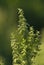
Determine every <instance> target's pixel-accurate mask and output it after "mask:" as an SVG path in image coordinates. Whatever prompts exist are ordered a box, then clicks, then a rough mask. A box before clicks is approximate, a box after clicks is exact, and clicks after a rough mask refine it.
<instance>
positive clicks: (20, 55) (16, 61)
mask: <svg viewBox="0 0 44 65" xmlns="http://www.w3.org/2000/svg"><path fill="white" fill-rule="evenodd" d="M18 16H19V21H18V23H19V24H18V28H17V30H16V33H15V32H14V31H13V32H12V33H11V36H10V39H11V40H10V41H11V48H12V55H13V57H12V59H13V65H31V64H32V62H33V60H34V58H35V56H36V54H37V53H38V51H39V45H40V33H39V31H36V32H35V31H34V28H33V27H32V26H31V27H29V30H28V26H27V23H26V19H25V17H24V12H23V10H22V9H20V8H18Z"/></svg>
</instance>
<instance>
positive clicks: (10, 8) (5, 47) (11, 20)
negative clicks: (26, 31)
mask: <svg viewBox="0 0 44 65" xmlns="http://www.w3.org/2000/svg"><path fill="white" fill-rule="evenodd" d="M17 8H22V9H23V11H24V16H25V18H26V19H27V23H29V25H31V26H34V28H35V30H39V31H41V35H42V38H43V40H44V0H0V55H2V56H4V57H5V58H6V60H7V65H12V60H11V59H12V55H11V47H10V43H9V41H8V39H7V37H8V35H7V31H8V30H9V29H12V27H14V26H15V29H16V27H17ZM43 43H44V42H43ZM41 56H42V55H41Z"/></svg>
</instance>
